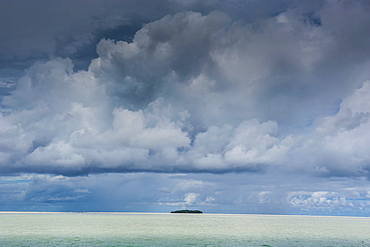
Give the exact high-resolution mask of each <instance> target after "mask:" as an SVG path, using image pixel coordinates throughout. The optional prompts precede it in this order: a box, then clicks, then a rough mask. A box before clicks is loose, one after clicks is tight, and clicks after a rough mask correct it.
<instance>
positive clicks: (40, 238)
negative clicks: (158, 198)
mask: <svg viewBox="0 0 370 247" xmlns="http://www.w3.org/2000/svg"><path fill="white" fill-rule="evenodd" d="M0 246H17V247H18V246H32V247H33V246H38V247H39V246H265V247H268V246H274V247H275V246H284V247H285V246H295V247H299V246H327V247H328V246H367V247H368V246H370V218H361V217H318V216H278V215H240V214H228V215H226V214H169V213H168V214H153V213H14V212H0Z"/></svg>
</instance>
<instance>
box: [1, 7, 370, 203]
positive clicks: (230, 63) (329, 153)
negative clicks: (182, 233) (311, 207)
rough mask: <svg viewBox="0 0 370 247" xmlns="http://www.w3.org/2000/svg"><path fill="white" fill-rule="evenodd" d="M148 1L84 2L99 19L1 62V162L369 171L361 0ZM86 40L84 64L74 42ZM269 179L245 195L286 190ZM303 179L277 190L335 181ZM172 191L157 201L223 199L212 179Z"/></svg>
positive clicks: (45, 170)
mask: <svg viewBox="0 0 370 247" xmlns="http://www.w3.org/2000/svg"><path fill="white" fill-rule="evenodd" d="M98 2H99V1H94V2H93V5H92V6H95V5H96V4H97V3H98ZM142 2H147V1H142ZM157 2H158V3H162V4H163V5H165V6H166V8H164V9H162V10H160V9H159V8H158V9H156V11H154V12H153V13H152V15H150V14H149V13H146V12H140V11H138V9H140V8H139V7H138V5H136V4H134V3H132V2H131V1H124V3H125V4H127V5H125V4H123V3H122V4H120V3H118V2H115V1H109V3H110V4H111V5H107V7H106V9H104V11H103V10H101V11H98V10H97V9H94V11H96V13H95V12H94V11H92V12H91V14H94V16H95V17H94V18H96V19H95V21H96V22H91V23H92V24H90V25H89V26H88V27H86V28H85V29H84V28H83V27H82V26H74V27H75V29H71V32H72V33H73V32H76V33H77V32H78V33H80V36H76V37H75V38H76V39H75V41H74V42H72V41H67V38H66V39H65V40H64V39H61V38H60V37H59V36H53V35H51V36H50V37H53V38H51V39H55V40H49V41H50V44H51V43H52V44H54V45H57V44H58V42H60V44H64V46H63V47H64V48H63V47H60V49H59V50H58V49H54V50H53V49H51V48H50V47H49V48H50V49H51V50H53V51H54V52H52V51H51V50H50V49H49V48H48V49H46V48H45V50H44V51H43V52H45V53H49V54H50V56H49V57H48V58H46V56H45V57H42V58H40V59H36V57H37V56H36V55H34V54H28V53H32V51H27V52H28V53H27V54H28V55H27V54H26V52H25V51H24V54H23V55H24V56H23V57H22V56H20V57H22V59H23V60H22V61H23V62H24V64H27V63H30V61H32V64H33V65H30V66H27V69H26V70H25V72H24V73H23V74H22V76H19V77H18V78H16V79H14V78H15V76H14V73H13V72H12V71H13V70H10V69H9V70H8V69H3V70H2V71H5V70H6V71H7V73H10V72H12V73H13V74H12V76H9V77H6V75H7V74H3V75H2V76H0V89H1V90H0V93H1V95H0V96H1V97H0V100H1V105H0V106H1V115H0V172H1V174H2V175H6V176H8V175H9V176H10V175H17V174H27V173H30V174H49V175H46V176H54V175H61V176H62V177H63V176H67V177H72V176H79V175H91V176H93V174H103V173H132V172H135V173H140V174H142V173H145V172H154V173H163V174H169V173H175V174H178V173H186V174H193V175H194V176H196V175H197V173H203V174H207V176H208V175H209V176H211V174H226V175H227V174H228V175H230V173H231V174H232V173H234V172H235V173H243V174H249V173H251V174H259V176H264V175H263V174H265V175H266V174H267V175H266V176H267V177H270V178H271V177H273V175H272V174H275V173H276V174H280V175H282V174H284V175H282V176H284V177H285V176H289V175H288V174H294V176H309V177H316V178H333V177H352V178H353V177H357V178H359V179H360V178H365V177H368V176H369V169H370V165H369V164H370V154H369V150H368V147H369V145H370V141H369V140H370V134H369V131H368V130H369V128H370V121H369V120H370V103H369V102H370V82H369V79H370V74H369V65H370V45H369V44H370V38H369V37H370V36H369V35H368V30H370V14H369V10H370V6H369V3H368V2H367V1H312V2H310V3H308V2H307V3H302V2H300V1H279V2H280V3H279V4H276V6H275V5H271V2H269V1H260V2H259V3H257V1H246V2H248V3H243V1H230V2H228V3H226V2H224V1H203V2H202V3H200V1H157ZM263 3H265V4H263ZM148 4H149V3H148ZM166 4H167V5H166ZM265 5H266V6H265ZM99 6H100V5H99ZM122 6H123V7H125V6H127V8H131V9H132V11H133V12H130V11H128V10H127V9H125V8H123V7H122ZM110 8H111V9H110ZM116 8H118V9H119V8H122V14H123V15H125V16H126V17H125V16H121V17H119V11H118V10H115V11H113V9H116ZM109 10H110V11H112V12H111V13H112V15H111V16H110V17H109V18H108V17H107V18H105V19H104V15H105V14H104V13H106V12H107V13H108V12H109ZM257 10H259V11H260V13H259V12H258V11H257ZM135 11H137V12H135ZM134 12H135V13H136V14H135V13H134ZM139 12H140V13H142V15H139V14H137V13H139ZM80 15H81V17H79V18H77V19H78V20H81V21H82V22H83V21H84V20H85V19H89V18H90V17H89V16H84V14H83V13H80ZM135 18H136V19H135ZM103 19H104V20H105V21H99V20H103ZM89 20H90V19H89ZM139 21H141V22H140V25H138V24H137V23H138V22H139ZM116 22H117V23H116ZM99 23H100V24H99ZM130 23H131V24H130ZM142 23H144V24H142ZM67 24H68V23H67V22H66V23H64V24H63V25H61V27H60V29H61V30H63V32H64V33H66V31H65V28H66V26H68V25H69V24H68V25H67ZM74 25H75V24H74ZM76 25H77V24H76ZM130 25H131V26H130ZM58 27H59V26H56V28H57V29H58ZM45 28H46V27H45ZM130 28H131V29H130ZM135 28H136V29H135ZM82 29H83V30H84V31H81V30H82ZM132 29H135V31H132ZM48 30H49V29H48ZM73 30H77V31H73ZM103 30H107V31H105V32H104V31H103ZM14 32H15V31H14ZM54 32H55V31H53V32H52V33H54ZM63 32H62V33H61V35H63ZM126 33H127V35H129V34H130V35H131V36H130V37H128V36H125V35H126ZM9 35H10V34H9ZM12 35H15V34H14V33H12ZM81 35H82V36H81ZM65 37H67V35H66V36H65ZM83 37H85V38H83ZM95 41H96V43H94V42H95ZM4 42H5V41H4ZM4 42H0V51H1V49H4V51H5V48H4V45H3V46H1V44H3V43H4ZM6 42H8V41H6ZM22 42H23V41H22ZM22 42H21V43H22ZM30 42H31V43H32V44H35V43H33V41H31V40H30ZM40 42H41V41H40ZM42 42H46V41H45V40H43V41H42ZM87 43H88V44H87ZM9 44H10V43H9ZM9 44H8V43H7V45H9ZM92 46H94V47H96V54H92V55H91V54H90V55H89V56H86V57H88V58H89V60H88V61H85V64H86V66H85V67H84V66H83V63H82V62H81V61H80V58H79V56H82V55H81V54H83V53H84V52H86V53H87V52H88V51H89V49H90V48H91V47H92ZM14 47H15V45H14ZM32 47H33V46H32ZM81 47H82V48H81ZM22 49H26V48H22ZM22 49H20V50H19V52H22V51H23V50H22ZM35 49H36V48H35ZM40 49H41V47H39V46H37V49H36V50H37V52H39V50H40ZM84 49H85V50H84ZM5 53H6V52H4V54H5ZM35 53H36V52H35ZM6 54H7V56H8V57H9V56H10V55H9V54H8V53H6ZM40 54H41V55H40V56H43V55H42V54H43V53H42V52H40ZM17 56H18V55H17ZM20 57H19V56H18V59H20ZM26 58H29V59H30V60H27V63H26V62H25V59H26ZM91 58H92V59H91ZM4 59H5V58H3V60H4ZM14 59H16V58H14V57H13V58H12V59H10V58H9V61H10V60H11V61H12V63H14V61H15V60H14ZM3 60H0V62H1V63H3V62H2V61H3ZM35 60H38V61H36V62H35ZM20 63H21V62H20ZM24 64H23V65H24ZM14 71H15V69H14ZM163 174H162V175H163ZM298 174H300V175H298ZM226 175H225V176H226ZM280 175H276V177H275V179H276V180H278V181H280V179H278V177H279V176H280ZM38 176H40V177H38V179H37V181H41V180H42V179H44V178H45V177H42V176H41V175H38ZM230 176H231V175H230ZM292 176H293V175H292ZM58 178H61V177H58ZM40 179H41V180H40ZM70 179H71V180H70V181H73V180H72V178H70ZM35 181H36V180H35ZM50 181H51V180H50ZM53 181H54V180H53ZM55 181H59V182H60V181H64V180H63V179H60V180H58V179H57V180H55ZM176 181H177V180H176ZM59 182H58V183H59ZM275 182H276V181H275ZM271 183H272V182H271ZM276 183H278V182H276ZM35 184H36V183H35ZM204 184H207V186H209V187H212V186H215V183H211V182H209V183H206V182H204V183H202V186H203V185H204ZM31 185H32V183H31ZM31 185H30V186H31ZM37 186H40V184H39V183H37ZM207 188H208V187H207ZM212 188H213V189H214V187H212ZM168 190H169V189H168V188H167V186H166V185H162V187H161V188H160V191H161V193H167V192H166V191H168ZM214 190H216V189H214ZM220 190H221V189H220ZM282 190H283V189H282ZM30 191H31V192H32V190H31V189H30V190H29V192H28V193H31V192H30ZM70 191H72V192H73V191H80V192H81V191H85V192H86V191H88V190H87V189H84V188H83V187H81V186H80V187H79V188H76V190H73V189H70ZM369 191H370V190H369ZM72 192H71V193H72ZM275 192H276V193H277V191H275ZM275 192H274V191H268V189H266V188H265V189H261V190H260V191H257V192H255V193H254V195H253V196H252V195H249V198H256V200H257V201H258V202H260V203H261V204H265V203H266V202H271V201H274V200H275V199H276V200H277V198H278V197H280V196H281V195H282V193H285V192H282V191H279V192H278V195H279V196H277V195H276V194H274V193H275ZM301 192H302V194H300V193H299V192H297V191H295V192H289V193H288V192H287V194H284V195H283V196H281V197H284V198H286V200H287V201H284V202H281V201H279V202H276V203H288V201H289V203H290V204H291V205H294V206H297V205H303V204H304V203H306V202H307V203H308V202H310V203H311V202H312V201H313V200H314V199H315V198H316V197H318V196H321V195H325V196H327V199H328V198H329V197H334V196H335V195H336V193H337V192H332V191H307V190H305V189H301ZM73 193H74V192H73ZM73 193H72V194H73ZM76 193H77V192H76ZM76 193H75V194H74V195H73V196H66V198H67V197H68V198H80V197H79V195H80V194H79V192H78V193H77V194H76ZM168 193H169V192H168ZM181 193H182V194H181V195H180V196H179V197H178V198H181V199H179V200H180V201H179V200H178V201H166V200H165V199H163V200H162V201H161V202H160V203H159V204H160V205H190V204H191V203H195V202H197V201H199V202H203V203H205V205H206V204H207V205H208V204H212V203H216V202H218V203H221V202H220V201H217V200H218V199H217V193H216V192H215V191H214V194H209V195H207V196H206V195H203V194H202V193H203V192H202V191H196V190H192V191H191V190H190V191H183V192H181ZM279 193H280V194H279ZM338 193H339V192H338ZM361 193H362V194H361V195H362V196H363V195H364V193H365V192H361ZM85 194H87V192H86V193H85ZM299 195H303V197H299ZM274 196H275V197H274ZM25 198H26V197H25ZM163 198H165V197H163ZM184 198H185V199H184ZM207 198H208V199H207ZM209 198H211V199H209ZM274 198H275V199H274ZM310 198H311V199H310ZM76 200H77V199H76ZM230 200H231V201H234V202H235V203H236V202H238V203H242V202H243V199H240V200H239V199H237V198H233V199H230ZM328 200H329V199H328ZM332 200H334V199H332ZM338 200H339V199H338ZM159 201H160V200H159ZM206 202H207V203H206ZM338 202H339V201H338ZM159 204H158V205H159ZM338 205H339V204H338Z"/></svg>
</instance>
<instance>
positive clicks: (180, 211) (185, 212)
mask: <svg viewBox="0 0 370 247" xmlns="http://www.w3.org/2000/svg"><path fill="white" fill-rule="evenodd" d="M202 213H203V212H202V211H200V210H188V209H183V210H176V211H171V214H202Z"/></svg>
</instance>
